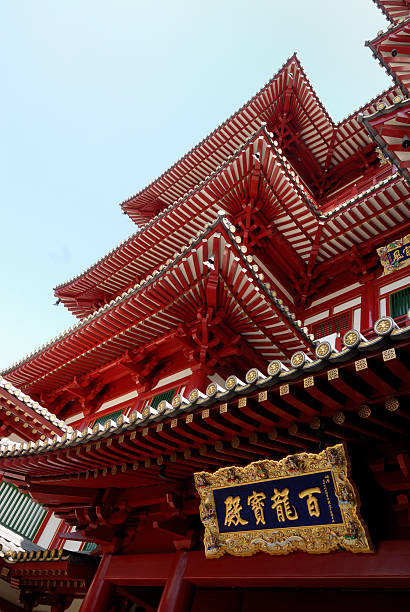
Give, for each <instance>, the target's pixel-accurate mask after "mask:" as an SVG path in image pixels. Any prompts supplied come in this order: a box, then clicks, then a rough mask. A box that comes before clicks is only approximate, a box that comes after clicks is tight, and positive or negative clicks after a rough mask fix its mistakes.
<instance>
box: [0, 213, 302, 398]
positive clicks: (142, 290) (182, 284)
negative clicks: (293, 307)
mask: <svg viewBox="0 0 410 612" xmlns="http://www.w3.org/2000/svg"><path fill="white" fill-rule="evenodd" d="M234 232H235V228H234V227H232V226H230V225H229V223H228V222H227V221H226V220H225V219H224V220H222V219H221V218H218V219H217V221H216V222H215V223H214V224H213V225H212V226H209V227H208V228H207V229H205V231H204V232H203V233H201V234H200V235H199V236H198V237H197V238H196V239H195V240H194V239H193V241H192V243H191V245H190V246H189V247H185V246H184V247H183V249H182V253H181V254H178V253H176V254H175V255H176V256H175V259H174V260H172V261H170V262H169V263H168V264H167V265H164V264H162V265H161V266H160V268H159V269H158V270H156V271H155V272H154V273H153V274H151V275H149V276H148V277H147V278H146V279H145V281H143V282H141V283H137V284H136V285H135V286H134V287H132V288H130V289H129V290H128V291H126V292H124V293H123V294H122V295H120V296H118V298H116V299H115V300H112V301H111V302H110V303H109V304H107V305H106V306H103V307H101V308H100V309H99V310H98V311H97V312H95V313H93V314H91V315H89V316H88V317H87V318H86V319H84V320H82V321H80V322H79V323H77V325H74V326H73V327H72V328H70V329H69V330H68V331H66V332H64V333H63V334H60V336H59V337H58V338H55V339H54V340H52V341H51V342H49V343H48V344H46V345H44V346H43V347H41V349H39V350H38V351H36V352H35V353H33V354H31V355H30V356H28V357H27V358H25V359H23V360H22V361H20V362H18V363H17V364H15V365H14V366H12V367H11V368H9V369H8V370H7V371H6V372H7V376H8V378H9V379H10V380H11V381H13V382H15V383H16V384H19V385H21V386H24V388H25V389H30V392H31V393H33V392H39V391H40V390H41V391H48V390H55V389H58V388H61V387H63V386H64V385H65V384H67V383H68V382H69V381H70V380H72V378H73V376H74V377H75V376H79V375H80V374H81V375H84V374H90V373H92V372H93V371H95V370H96V371H98V370H99V369H100V368H101V367H102V366H103V365H106V364H109V363H111V362H113V361H114V360H116V359H121V358H126V353H127V349H129V350H131V349H132V350H135V349H136V348H138V347H143V346H145V345H147V344H149V343H150V342H153V341H154V340H155V341H158V339H164V334H165V338H168V339H169V338H170V337H171V335H172V334H174V336H175V334H176V333H177V332H178V330H179V328H180V326H181V325H185V324H186V323H189V322H190V321H192V320H193V321H195V320H196V318H197V313H198V308H199V307H200V306H202V305H203V304H207V305H208V306H213V307H218V308H219V309H221V308H222V309H223V311H224V313H225V314H224V317H225V319H224V324H226V325H228V326H229V327H230V329H231V330H232V331H234V332H235V333H236V334H240V336H243V339H244V340H246V342H247V343H248V345H249V348H251V347H252V348H254V349H255V350H257V351H258V352H259V353H260V355H261V358H262V359H265V360H267V361H268V360H269V359H272V358H278V357H279V358H285V359H286V357H288V358H289V357H290V355H291V354H292V352H293V351H295V350H298V349H301V348H305V349H307V350H309V349H310V347H311V340H310V339H309V338H308V336H307V335H306V333H305V331H304V330H303V329H302V328H301V324H300V322H297V321H295V316H294V315H292V314H291V313H290V312H289V309H288V308H287V307H284V306H283V305H282V303H281V300H278V299H277V298H276V296H275V295H274V294H272V292H271V291H270V289H269V288H268V286H267V285H266V284H264V283H263V282H262V279H263V275H261V274H260V273H258V272H257V266H256V267H255V265H254V264H252V258H249V257H248V256H247V255H246V251H247V249H246V247H243V246H241V245H240V242H241V239H240V237H239V236H236V235H234ZM212 257H213V258H216V259H215V265H213V264H210V263H209V261H208V260H210V258H212ZM212 267H214V268H215V270H214V271H215V274H216V279H215V282H216V285H215V286H217V287H218V289H217V294H212V295H211V294H210V293H209V291H211V290H209V291H208V289H207V285H208V282H207V279H208V276H209V274H210V269H211V268H212ZM211 293H212V292H211ZM182 334H183V332H182Z"/></svg>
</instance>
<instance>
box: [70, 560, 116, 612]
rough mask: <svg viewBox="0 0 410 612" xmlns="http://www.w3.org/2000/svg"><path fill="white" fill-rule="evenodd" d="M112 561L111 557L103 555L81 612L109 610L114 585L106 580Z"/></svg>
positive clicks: (104, 611)
mask: <svg viewBox="0 0 410 612" xmlns="http://www.w3.org/2000/svg"><path fill="white" fill-rule="evenodd" d="M110 561H111V555H107V554H105V555H103V557H102V559H101V561H100V565H99V566H98V569H97V571H96V573H95V575H94V578H93V581H92V582H91V584H90V587H89V589H88V592H87V594H86V596H85V597H84V599H83V603H82V604H81V608H80V611H79V612H106V611H107V610H108V608H109V605H110V599H111V595H112V593H113V591H114V585H113V584H112V583H111V582H108V581H106V580H104V578H105V575H106V573H107V569H108V566H109V565H110Z"/></svg>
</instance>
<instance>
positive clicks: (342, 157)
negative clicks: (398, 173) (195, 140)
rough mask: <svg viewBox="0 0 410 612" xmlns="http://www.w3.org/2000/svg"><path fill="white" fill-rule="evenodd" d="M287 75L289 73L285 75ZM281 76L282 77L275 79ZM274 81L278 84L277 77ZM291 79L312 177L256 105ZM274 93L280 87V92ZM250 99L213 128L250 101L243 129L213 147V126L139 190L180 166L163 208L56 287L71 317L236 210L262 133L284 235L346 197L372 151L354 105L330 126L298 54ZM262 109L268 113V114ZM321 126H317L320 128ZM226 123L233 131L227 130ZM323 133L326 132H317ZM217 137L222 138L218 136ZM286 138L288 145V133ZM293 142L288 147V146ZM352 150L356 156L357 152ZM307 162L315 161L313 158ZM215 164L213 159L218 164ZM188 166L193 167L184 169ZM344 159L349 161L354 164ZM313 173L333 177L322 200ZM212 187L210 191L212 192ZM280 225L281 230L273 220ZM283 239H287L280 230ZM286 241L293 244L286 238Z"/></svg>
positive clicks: (387, 96)
mask: <svg viewBox="0 0 410 612" xmlns="http://www.w3.org/2000/svg"><path fill="white" fill-rule="evenodd" d="M290 74H292V75H293V76H292V77H291V76H290ZM280 75H281V78H280V79H279V76H280ZM278 79H279V82H277V81H278ZM289 83H290V85H291V87H292V88H294V89H291V90H289V91H293V93H294V95H293V98H294V103H293V105H296V104H298V101H299V99H300V96H302V93H301V92H302V88H303V91H304V92H305V96H304V97H303V99H304V105H303V108H304V109H305V111H306V112H307V109H311V110H310V111H309V115H305V118H304V119H303V118H301V115H300V113H299V114H298V113H296V111H295V112H294V113H293V115H294V116H296V117H298V119H297V121H298V125H296V126H295V127H294V128H292V129H297V130H299V129H300V130H301V131H300V134H299V136H300V138H303V140H304V142H306V143H308V144H309V147H310V148H309V149H307V152H306V160H307V157H308V156H310V160H311V161H310V163H311V164H316V166H317V167H315V168H316V169H315V168H313V166H312V168H313V169H312V175H309V178H308V179H307V180H306V178H305V177H303V176H300V171H302V172H303V170H300V171H299V169H298V168H297V167H296V166H297V164H298V160H297V158H296V157H295V154H294V151H293V150H292V151H293V157H292V151H290V150H289V151H287V146H288V145H287V142H285V141H284V140H283V141H282V142H278V141H277V140H276V141H275V140H274V138H275V120H277V119H278V112H276V116H275V117H276V119H275V120H274V119H273V110H272V108H270V107H267V110H266V109H265V111H263V110H260V109H261V108H263V107H262V101H263V100H265V99H271V98H272V95H273V94H272V88H274V89H275V91H276V92H277V97H278V96H279V98H280V97H281V96H282V94H283V92H284V91H285V90H286V87H287V85H288V84H289ZM302 86H303V87H302ZM265 90H266V91H265ZM278 91H280V92H281V93H280V94H279V93H278ZM264 92H265V93H264ZM296 92H299V93H296ZM398 93H399V90H398V89H394V88H391V89H389V90H388V91H387V92H385V93H383V94H381V95H380V96H378V97H377V98H375V99H374V100H372V101H370V102H369V103H368V104H366V105H365V106H364V107H363V108H362V109H360V113H363V112H366V113H372V112H375V111H376V107H377V105H378V104H380V103H381V102H384V103H386V104H387V105H390V104H391V103H392V102H393V99H394V98H395V97H396V96H397V94H398ZM293 98H292V97H291V99H293ZM251 102H252V101H251ZM251 102H250V103H248V105H247V106H246V107H243V108H242V109H241V111H238V113H237V114H236V115H234V116H233V117H232V118H231V119H229V120H228V121H227V122H226V123H225V124H223V126H222V127H221V128H218V130H222V132H221V133H225V132H226V131H227V130H228V127H227V126H228V124H229V125H231V124H232V125H236V124H237V122H238V121H239V120H236V119H235V117H237V115H238V114H240V113H245V110H244V109H245V108H246V109H247V108H248V106H249V107H251V108H255V109H259V110H260V114H259V115H258V119H255V120H254V121H253V122H252V124H247V129H246V130H242V131H241V132H237V133H236V136H232V137H231V138H230V139H229V140H227V141H226V142H225V144H224V146H223V147H222V146H219V145H220V142H221V141H220V140H218V139H217V138H216V134H217V132H218V130H217V131H216V132H214V133H213V135H211V136H210V137H209V138H208V139H206V140H204V141H203V142H202V143H200V145H198V147H197V148H196V149H194V150H193V151H192V152H191V153H188V154H187V156H185V157H184V158H183V160H181V161H180V162H178V163H177V164H176V166H174V167H173V168H171V169H170V170H169V171H168V173H166V174H164V175H163V176H162V177H160V179H158V181H157V182H156V183H153V184H152V185H151V186H149V187H147V189H146V190H145V191H144V192H141V197H144V198H148V197H149V196H150V194H151V193H152V192H153V191H152V190H154V188H155V189H160V188H161V189H162V187H161V186H164V185H165V181H166V180H170V178H169V177H171V174H172V173H175V172H176V171H177V170H176V169H177V168H179V170H178V172H179V173H180V175H181V176H182V171H183V170H184V172H186V174H185V175H184V180H182V178H181V179H180V180H179V181H176V182H174V183H173V186H172V190H171V188H166V189H165V187H164V191H163V193H164V194H166V196H167V198H168V195H170V194H171V195H170V198H169V200H167V204H166V206H165V207H162V210H161V211H160V212H158V213H157V214H156V215H155V216H154V217H153V218H152V219H151V220H150V221H149V222H148V223H147V224H146V225H145V226H144V227H143V228H142V229H141V230H140V231H138V232H137V233H135V234H134V235H132V236H131V237H130V238H128V239H127V240H126V241H125V242H123V243H122V244H121V245H119V246H118V247H117V248H115V249H113V250H112V251H111V252H110V253H108V255H106V256H105V257H104V258H102V259H100V260H99V261H98V262H97V263H96V264H94V265H93V266H91V267H90V268H89V269H88V270H86V271H85V272H83V273H82V274H80V275H79V276H77V277H75V278H73V279H71V280H70V281H68V282H66V283H64V284H62V285H59V286H58V287H56V289H55V295H56V297H58V298H59V299H60V300H61V301H62V302H63V304H64V305H65V306H67V307H68V308H69V309H70V310H71V311H72V312H73V313H74V314H75V315H76V316H78V317H80V318H81V317H84V316H87V315H88V314H90V313H91V312H93V311H95V310H96V309H97V308H98V307H99V306H101V305H102V304H104V303H106V302H107V301H109V300H110V299H112V298H115V297H116V296H117V295H119V294H120V293H121V292H122V291H124V290H125V289H127V288H128V287H130V286H132V285H133V284H134V283H135V282H136V281H138V280H140V279H141V278H143V277H144V276H146V275H147V274H148V273H150V272H151V271H152V270H153V269H155V268H156V267H157V266H158V265H160V264H161V263H164V262H165V261H166V260H167V259H168V258H170V257H172V256H173V254H174V252H175V250H179V249H180V248H181V247H182V246H183V245H184V244H185V243H186V240H187V236H190V235H192V233H193V232H196V231H198V230H201V229H202V227H203V225H204V223H206V222H213V220H214V219H215V218H216V216H217V211H218V210H219V209H220V208H224V209H225V210H227V212H229V213H232V212H234V210H235V205H236V207H237V206H238V202H239V199H240V198H242V199H243V198H246V197H248V198H249V197H251V196H250V183H251V171H252V163H253V158H252V155H253V154H255V153H257V149H256V144H255V143H256V140H257V138H258V136H260V135H261V134H262V135H263V136H264V139H265V143H264V145H263V151H264V150H265V148H266V147H268V148H270V149H271V154H270V155H269V156H264V160H265V161H267V160H269V159H270V160H271V159H272V157H274V158H275V161H274V162H273V167H271V168H270V170H271V171H275V172H277V171H278V170H279V171H280V173H281V176H282V178H281V181H282V182H285V183H286V184H287V187H286V188H285V189H284V190H282V195H281V197H280V198H279V199H278V197H277V196H276V199H275V198H274V199H275V201H278V202H279V205H280V206H281V207H282V208H286V207H287V206H289V210H291V209H292V207H293V208H294V211H293V212H295V209H296V212H297V217H298V219H299V221H298V220H296V223H294V221H295V220H292V219H290V223H291V224H292V223H293V224H294V225H295V227H293V226H292V227H290V226H289V227H287V228H286V229H287V234H288V235H289V236H290V235H291V234H292V231H293V230H295V232H296V234H298V235H299V234H300V231H301V230H300V228H298V227H297V225H298V224H299V226H301V225H303V226H304V227H303V228H302V229H303V231H304V233H305V234H306V233H307V234H309V232H310V233H311V232H312V230H313V229H314V227H313V226H314V225H315V224H317V219H316V221H315V220H313V221H312V218H313V217H317V218H319V217H320V214H319V211H320V210H322V211H327V212H329V211H330V210H332V209H335V208H336V206H338V205H340V204H341V203H343V202H345V201H348V200H349V199H350V198H351V196H352V184H350V185H346V187H345V188H342V189H341V188H340V180H341V177H347V176H348V175H349V172H350V171H351V170H352V168H353V167H354V169H355V171H356V168H357V167H359V166H360V163H363V160H364V161H365V162H366V163H368V157H369V155H370V156H371V155H372V154H373V153H372V152H373V149H374V145H369V140H368V136H367V133H366V129H365V127H364V126H363V125H362V124H360V123H359V122H358V120H357V119H358V115H359V111H357V112H356V113H354V114H352V115H350V116H349V117H347V118H346V119H344V120H343V121H342V122H340V123H339V124H338V125H334V124H333V122H332V121H331V119H330V118H329V117H328V115H327V114H326V113H325V112H324V111H323V109H322V106H321V105H320V103H319V102H318V100H317V98H316V96H315V94H314V92H313V90H312V89H311V87H310V85H309V84H308V82H307V80H306V77H305V75H304V72H303V70H302V68H301V67H300V64H299V61H298V60H297V58H296V57H294V58H291V60H289V61H288V62H287V64H285V66H284V67H283V68H282V69H281V71H280V72H279V73H278V75H276V77H274V79H272V81H271V82H270V83H269V84H268V85H267V86H266V87H265V88H264V89H263V90H262V92H260V93H259V94H257V96H255V98H253V102H252V103H251ZM275 108H276V107H275ZM268 111H269V113H270V114H269V117H270V118H269V117H268V114H267V113H268ZM249 112H250V111H249V110H247V111H246V113H249ZM255 112H256V111H255ZM313 116H314V117H315V119H314V120H313V119H309V118H308V117H313ZM266 119H269V121H268V122H267V125H266V126H265V124H263V125H262V126H261V121H262V120H266ZM235 121H236V123H235ZM303 121H305V123H306V126H307V125H308V124H309V125H310V130H309V129H307V127H306V129H304V128H302V127H298V126H299V124H300V126H302V124H303ZM250 125H251V127H252V129H253V128H254V126H258V127H257V129H256V130H255V131H252V132H250V131H249V130H250V128H249V126H250ZM264 126H265V127H264ZM320 126H322V127H321V128H320ZM326 126H327V127H328V126H331V132H330V133H331V136H330V137H329V138H328V136H329V134H328V131H327V127H326ZM322 128H323V129H322ZM230 129H231V128H230ZM232 129H233V128H232ZM232 129H231V133H233V132H232ZM269 130H272V131H269ZM323 130H324V131H323ZM319 132H320V134H321V135H320V134H319ZM324 134H326V136H323V135H324ZM218 138H220V137H219V136H218ZM319 142H321V143H322V145H323V146H325V149H323V147H322V145H321V146H320V147H319V144H318V143H319ZM215 143H219V145H218V146H219V148H218V147H216V144H215ZM292 143H293V145H294V143H295V140H294V139H293V140H292ZM324 143H325V144H324ZM211 144H212V146H214V145H215V147H216V148H215V147H214V148H213V149H212V150H213V153H212V155H211V157H212V160H213V162H212V164H210V162H209V163H208V161H207V162H206V163H205V161H203V162H201V161H200V159H199V157H198V156H199V153H198V151H199V150H201V151H203V152H205V151H208V152H209V151H210V150H211V148H212V147H211ZM299 144H300V143H299ZM293 145H289V146H290V147H292V146H293ZM373 155H374V154H373ZM355 156H358V157H357V158H356V157H355ZM366 156H367V157H366ZM316 158H317V159H316ZM359 158H360V159H359ZM365 158H366V159H365ZM304 159H305V153H304ZM312 160H316V161H314V162H313V161H312ZM323 160H324V165H323V168H322V166H320V164H322V162H323ZM214 162H215V163H216V164H217V165H216V166H215V163H214ZM251 162H252V163H251ZM307 162H308V160H307ZM195 163H197V166H195ZM189 164H191V165H192V168H191V169H189V168H188V166H189ZM349 164H350V165H352V168H351V167H350V165H349ZM194 166H195V171H194ZM265 166H266V168H267V167H268V164H265ZM332 167H333V168H335V171H334V172H333V173H332V172H331V171H330V170H331V168H332ZM266 168H265V169H266ZM318 168H319V169H320V170H318ZM272 169H273V170H272ZM314 171H318V172H319V171H320V173H321V177H322V178H320V177H319V174H317V175H316V176H317V181H318V183H319V182H320V181H323V177H325V176H326V180H330V181H333V182H332V184H333V191H332V190H329V193H328V194H327V195H326V197H323V198H322V200H321V202H320V205H319V203H318V201H317V199H316V197H315V193H314V190H312V189H311V187H312V185H311V184H309V180H310V179H311V176H313V172H314ZM166 177H168V178H166ZM229 177H231V178H229ZM355 178H357V177H355ZM382 178H384V176H383V177H382ZM188 179H189V180H188ZM191 179H192V180H191ZM378 180H380V179H378ZM235 181H238V183H241V190H238V185H237V184H236V183H235ZM218 183H219V185H217V188H215V185H216V184H218ZM348 183H349V180H348ZM221 184H222V187H221ZM370 185H371V182H370V183H369V184H363V186H361V183H360V180H359V181H358V182H357V185H356V186H355V188H356V187H357V190H356V192H359V193H360V191H364V190H365V189H367V188H368V187H369V186H370ZM150 190H151V191H150ZM268 191H270V195H269V197H270V198H271V200H272V193H271V191H272V190H271V186H269V185H267V188H266V189H265V195H266V193H267V192H268ZM356 192H355V193H356ZM210 193H211V194H212V195H211V197H210V195H209V194H210ZM295 193H296V200H297V201H298V202H299V203H300V204H301V207H299V208H298V203H297V202H296V200H295ZM292 194H293V195H292ZM138 198H139V196H136V197H135V198H134V199H135V201H137V200H138ZM172 198H174V199H172ZM134 199H132V200H129V202H133V201H134ZM138 202H139V200H138ZM235 202H236V204H235ZM307 204H309V206H308V212H309V214H308V217H309V219H307V221H306V220H305V219H304V217H303V210H304V209H306V206H307ZM133 210H134V209H133ZM135 210H137V209H135ZM138 210H139V209H138ZM138 214H139V213H138ZM278 229H279V230H280V227H279V225H278ZM302 233H303V232H302ZM284 237H285V238H287V236H286V235H285V236H284ZM295 239H296V236H294V237H293V238H292V239H291V240H290V242H295ZM309 245H310V240H309V236H305V242H304V244H301V245H300V248H304V249H305V252H304V255H303V256H304V257H306V253H307V252H308V251H309ZM292 246H294V245H293V244H292Z"/></svg>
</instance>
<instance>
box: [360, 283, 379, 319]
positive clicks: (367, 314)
mask: <svg viewBox="0 0 410 612" xmlns="http://www.w3.org/2000/svg"><path fill="white" fill-rule="evenodd" d="M372 280H373V279H368V280H366V282H365V283H364V285H363V287H362V304H361V310H362V312H361V325H360V327H361V330H362V331H363V330H366V329H370V328H372V327H373V325H374V324H375V323H376V319H377V314H378V310H377V306H378V304H377V300H376V295H375V289H374V286H373V282H372Z"/></svg>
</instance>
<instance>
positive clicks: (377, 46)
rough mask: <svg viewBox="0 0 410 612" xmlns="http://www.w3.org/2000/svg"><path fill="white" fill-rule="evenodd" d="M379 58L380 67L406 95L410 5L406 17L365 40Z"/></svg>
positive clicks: (395, 99) (409, 49)
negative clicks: (372, 37)
mask: <svg viewBox="0 0 410 612" xmlns="http://www.w3.org/2000/svg"><path fill="white" fill-rule="evenodd" d="M366 46H368V47H369V48H370V49H371V50H372V51H373V54H374V57H375V58H376V59H378V60H379V62H380V64H381V66H382V67H384V68H385V69H386V71H387V73H388V74H389V75H390V76H391V77H392V79H393V80H394V81H395V83H396V85H398V86H399V87H400V88H401V90H402V92H404V94H405V95H406V96H408V95H409V92H410V89H409V87H410V69H409V55H410V7H409V8H408V10H407V15H406V19H404V18H401V19H400V20H399V21H398V22H397V24H395V25H394V26H393V27H392V26H390V27H389V28H388V29H387V30H386V32H382V31H380V32H379V33H378V35H377V37H376V38H374V39H373V40H371V41H367V42H366ZM401 97H402V96H400V95H398V96H395V98H394V99H393V102H395V103H396V102H398V101H400V98H401Z"/></svg>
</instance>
